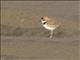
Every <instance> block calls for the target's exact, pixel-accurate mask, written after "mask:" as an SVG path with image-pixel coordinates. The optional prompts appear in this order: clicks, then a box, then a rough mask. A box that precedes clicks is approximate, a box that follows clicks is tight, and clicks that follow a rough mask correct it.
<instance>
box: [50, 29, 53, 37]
mask: <svg viewBox="0 0 80 60" xmlns="http://www.w3.org/2000/svg"><path fill="white" fill-rule="evenodd" d="M52 36H53V30H51V33H50V38H52Z"/></svg>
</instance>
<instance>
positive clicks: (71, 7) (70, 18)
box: [1, 1, 80, 37]
mask: <svg viewBox="0 0 80 60" xmlns="http://www.w3.org/2000/svg"><path fill="white" fill-rule="evenodd" d="M42 16H49V17H50V18H51V19H52V18H54V17H56V18H57V20H58V21H59V22H61V23H62V27H60V28H58V29H56V30H55V31H54V36H55V37H71V36H78V35H79V33H80V31H79V16H80V15H79V2H78V1H2V2H1V35H5V36H44V37H45V36H48V35H49V31H47V30H45V29H44V28H43V27H42V25H41V22H40V18H41V17H42ZM39 32H40V33H39Z"/></svg>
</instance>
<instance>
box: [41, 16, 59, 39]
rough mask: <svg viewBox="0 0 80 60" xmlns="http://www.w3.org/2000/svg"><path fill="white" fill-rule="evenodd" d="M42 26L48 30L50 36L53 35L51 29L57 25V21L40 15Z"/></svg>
mask: <svg viewBox="0 0 80 60" xmlns="http://www.w3.org/2000/svg"><path fill="white" fill-rule="evenodd" d="M41 23H42V26H43V27H44V28H46V29H48V30H50V38H52V37H53V31H54V30H55V29H56V28H57V27H59V24H58V22H57V21H56V20H55V19H52V20H51V19H50V18H49V17H47V16H43V17H41Z"/></svg>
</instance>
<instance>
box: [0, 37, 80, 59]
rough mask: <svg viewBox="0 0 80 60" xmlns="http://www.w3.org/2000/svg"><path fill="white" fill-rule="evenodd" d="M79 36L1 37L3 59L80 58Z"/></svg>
mask: <svg viewBox="0 0 80 60" xmlns="http://www.w3.org/2000/svg"><path fill="white" fill-rule="evenodd" d="M79 43H80V42H79V38H75V37H74V38H53V39H49V38H44V37H1V54H2V60H79Z"/></svg>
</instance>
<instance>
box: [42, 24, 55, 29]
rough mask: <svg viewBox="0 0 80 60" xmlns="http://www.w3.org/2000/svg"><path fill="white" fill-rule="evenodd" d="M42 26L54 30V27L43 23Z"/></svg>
mask: <svg viewBox="0 0 80 60" xmlns="http://www.w3.org/2000/svg"><path fill="white" fill-rule="evenodd" d="M43 27H44V28H46V29H48V30H55V29H56V28H55V27H49V26H48V25H46V24H45V25H43Z"/></svg>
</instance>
